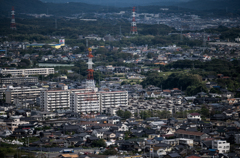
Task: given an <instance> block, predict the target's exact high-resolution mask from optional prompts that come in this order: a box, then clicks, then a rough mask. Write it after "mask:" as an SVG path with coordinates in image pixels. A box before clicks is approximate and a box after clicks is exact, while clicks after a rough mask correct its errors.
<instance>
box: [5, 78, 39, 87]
mask: <svg viewBox="0 0 240 158" xmlns="http://www.w3.org/2000/svg"><path fill="white" fill-rule="evenodd" d="M14 83H16V84H18V85H20V84H22V83H38V78H37V77H11V78H0V86H1V87H2V86H3V85H5V86H7V85H13V84H14Z"/></svg>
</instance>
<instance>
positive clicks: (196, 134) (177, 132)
mask: <svg viewBox="0 0 240 158" xmlns="http://www.w3.org/2000/svg"><path fill="white" fill-rule="evenodd" d="M175 133H176V134H186V135H194V136H202V135H203V134H205V133H202V132H192V131H185V130H181V129H179V130H177V131H176V132H175Z"/></svg>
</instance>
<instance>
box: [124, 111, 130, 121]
mask: <svg viewBox="0 0 240 158" xmlns="http://www.w3.org/2000/svg"><path fill="white" fill-rule="evenodd" d="M131 116H132V113H131V112H130V111H124V115H123V117H124V119H129V118H130V117H131Z"/></svg>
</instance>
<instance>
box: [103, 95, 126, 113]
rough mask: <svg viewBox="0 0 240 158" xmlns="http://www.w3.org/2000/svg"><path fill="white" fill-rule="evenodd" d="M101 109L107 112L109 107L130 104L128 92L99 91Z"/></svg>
mask: <svg viewBox="0 0 240 158" xmlns="http://www.w3.org/2000/svg"><path fill="white" fill-rule="evenodd" d="M99 96H100V100H99V102H100V108H101V109H100V111H101V112H103V113H105V112H106V111H107V109H108V108H117V107H120V106H128V92H127V91H115V92H99Z"/></svg>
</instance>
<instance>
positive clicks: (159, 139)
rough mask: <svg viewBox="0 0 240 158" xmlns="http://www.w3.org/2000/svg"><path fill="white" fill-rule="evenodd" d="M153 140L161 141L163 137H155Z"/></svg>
mask: <svg viewBox="0 0 240 158" xmlns="http://www.w3.org/2000/svg"><path fill="white" fill-rule="evenodd" d="M154 139H155V140H157V141H162V140H163V139H164V138H163V137H155V138H154Z"/></svg>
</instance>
